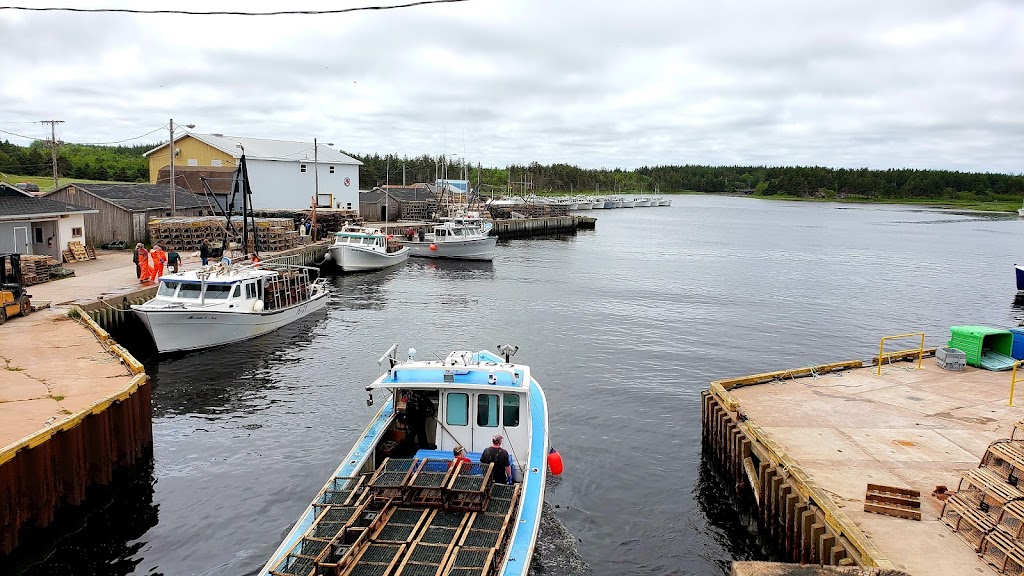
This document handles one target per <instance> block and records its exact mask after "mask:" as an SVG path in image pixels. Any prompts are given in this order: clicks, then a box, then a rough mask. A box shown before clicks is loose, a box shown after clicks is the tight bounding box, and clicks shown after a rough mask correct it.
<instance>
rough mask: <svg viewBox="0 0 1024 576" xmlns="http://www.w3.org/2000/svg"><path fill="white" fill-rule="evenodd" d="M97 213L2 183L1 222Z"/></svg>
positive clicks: (0, 187) (0, 200)
mask: <svg viewBox="0 0 1024 576" xmlns="http://www.w3.org/2000/svg"><path fill="white" fill-rule="evenodd" d="M95 212H98V210H93V209H92V208H86V207H84V206H75V205H74V204H65V203H64V202H58V201H56V200H50V199H49V198H38V197H36V196H35V195H33V194H32V193H30V192H26V191H24V190H21V189H19V188H15V187H14V186H11V185H9V184H7V183H6V182H0V220H14V219H23V218H24V217H25V216H34V217H36V218H40V217H44V216H60V215H64V214H87V213H90V214H91V213H95Z"/></svg>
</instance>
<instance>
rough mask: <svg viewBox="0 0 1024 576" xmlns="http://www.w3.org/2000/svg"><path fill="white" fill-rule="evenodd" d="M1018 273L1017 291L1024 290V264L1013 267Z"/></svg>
mask: <svg viewBox="0 0 1024 576" xmlns="http://www.w3.org/2000/svg"><path fill="white" fill-rule="evenodd" d="M1013 267H1014V268H1015V269H1016V271H1017V290H1024V264H1015V265H1014V266H1013Z"/></svg>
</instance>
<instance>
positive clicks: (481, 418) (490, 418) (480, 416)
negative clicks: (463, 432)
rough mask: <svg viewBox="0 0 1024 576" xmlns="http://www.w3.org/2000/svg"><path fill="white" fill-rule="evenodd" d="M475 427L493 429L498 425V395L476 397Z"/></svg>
mask: <svg viewBox="0 0 1024 576" xmlns="http://www.w3.org/2000/svg"><path fill="white" fill-rule="evenodd" d="M476 425H477V426H486V427H488V428H494V427H497V425H498V395H497V394H480V395H478V396H477V397H476Z"/></svg>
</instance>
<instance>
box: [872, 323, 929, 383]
mask: <svg viewBox="0 0 1024 576" xmlns="http://www.w3.org/2000/svg"><path fill="white" fill-rule="evenodd" d="M915 336H920V337H921V345H920V346H918V347H917V348H908V349H906V350H897V351H896V352H889V353H888V354H886V353H885V341H886V340H896V339H899V338H912V337H915ZM911 352H917V369H918V370H920V369H921V359H922V358H924V332H910V333H908V334H896V335H895V336H886V337H884V338H882V340H881V341H880V342H879V343H878V376H881V375H882V362H884V361H885V358H886V357H887V356H888V357H893V356H906V355H908V354H910V353H911Z"/></svg>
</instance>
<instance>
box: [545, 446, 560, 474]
mask: <svg viewBox="0 0 1024 576" xmlns="http://www.w3.org/2000/svg"><path fill="white" fill-rule="evenodd" d="M548 470H551V473H552V474H554V475H555V476H559V475H561V473H562V455H561V454H559V453H558V451H557V450H555V449H554V448H552V449H551V451H550V452H548Z"/></svg>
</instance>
